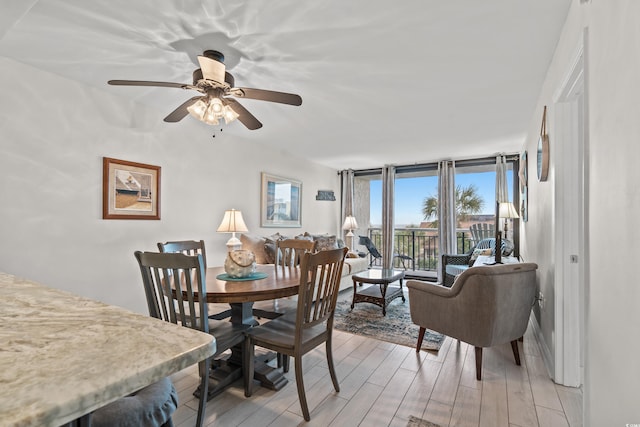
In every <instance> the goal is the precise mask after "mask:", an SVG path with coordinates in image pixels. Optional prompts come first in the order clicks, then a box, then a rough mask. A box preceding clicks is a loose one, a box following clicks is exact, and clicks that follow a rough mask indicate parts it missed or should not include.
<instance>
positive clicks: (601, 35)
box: [522, 0, 640, 426]
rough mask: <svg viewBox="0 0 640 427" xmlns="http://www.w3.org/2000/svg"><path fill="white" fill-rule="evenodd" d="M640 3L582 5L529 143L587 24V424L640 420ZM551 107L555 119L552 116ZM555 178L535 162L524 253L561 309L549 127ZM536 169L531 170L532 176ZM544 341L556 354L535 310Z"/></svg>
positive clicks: (573, 15) (548, 319)
mask: <svg viewBox="0 0 640 427" xmlns="http://www.w3.org/2000/svg"><path fill="white" fill-rule="evenodd" d="M639 16H640V2H638V1H637V0H612V1H596V0H592V1H590V2H588V3H586V4H580V3H579V2H578V1H574V2H573V4H572V7H571V11H570V13H569V17H568V20H567V24H566V25H565V28H564V31H563V35H562V37H561V39H560V41H559V44H558V48H557V52H556V55H555V57H554V59H553V61H552V63H551V66H550V68H549V72H548V75H547V79H546V81H545V85H544V88H543V91H542V93H541V95H540V101H539V104H538V106H537V108H536V111H535V113H534V115H533V117H532V120H531V125H530V129H529V132H528V137H527V142H526V147H525V148H526V149H527V150H528V152H529V153H535V147H536V142H537V138H538V134H539V131H540V120H541V117H542V107H543V106H544V105H548V106H552V105H553V101H552V99H553V92H554V91H555V90H556V88H557V87H559V85H560V84H561V79H562V78H563V77H564V75H565V74H566V72H567V71H568V68H569V61H570V59H571V56H572V54H573V52H574V51H575V48H576V47H577V46H578V42H579V39H580V38H581V37H582V33H583V29H584V28H587V29H588V46H587V52H586V59H587V66H586V68H587V82H586V85H587V96H588V123H589V128H588V133H589V147H588V151H589V163H588V165H587V166H588V169H589V180H588V186H589V196H588V197H589V207H588V212H587V215H588V217H589V230H588V231H589V240H590V253H591V259H590V264H589V276H590V281H589V283H590V287H589V289H587V292H586V294H587V295H586V299H587V305H586V311H585V313H586V314H585V315H586V341H587V342H586V356H585V381H584V386H583V390H584V415H585V416H584V424H585V425H586V426H617V425H620V426H623V425H626V424H627V423H629V424H631V423H640V405H638V384H640V363H638V354H640V339H638V338H640V336H639V334H638V332H637V331H638V325H639V324H640V322H639V320H638V307H640V286H638V280H637V274H636V273H635V268H634V266H635V262H637V261H636V258H637V257H636V253H637V245H638V237H640V236H639V231H638V230H639V228H638V212H640V190H639V186H638V182H640V167H639V163H638V160H639V159H640V143H639V141H640V107H639V103H640V101H639V100H640V85H639V84H638V83H637V82H638V76H640V49H639V47H640V25H638V19H637V18H638V17H639ZM553 116H554V114H553V111H550V112H549V117H548V120H549V118H553ZM550 125H551V126H550V140H551V166H550V174H549V177H550V178H549V181H548V182H546V183H538V182H537V181H536V180H535V157H533V160H534V161H533V162H530V164H529V172H530V173H529V176H530V177H531V176H533V177H534V178H533V179H531V180H530V181H529V185H530V188H529V191H530V192H529V196H530V199H529V209H530V210H529V213H530V215H529V222H528V223H527V224H525V225H523V226H522V235H523V240H524V248H523V249H524V252H523V254H524V256H525V257H526V258H527V259H529V260H532V261H535V262H538V263H539V264H540V271H539V281H540V287H541V289H542V290H543V292H544V293H545V297H547V298H549V299H550V300H548V301H547V305H548V306H551V307H552V306H553V305H552V304H553V303H554V301H553V296H554V289H555V287H556V285H555V284H554V283H553V269H554V266H553V248H554V245H553V242H554V237H555V231H554V224H553V218H554V215H553V209H554V206H553V200H554V190H553V188H554V170H555V169H557V168H559V167H563V165H562V164H557V163H556V162H555V161H554V139H553V129H554V125H553V123H550ZM531 172H533V173H531ZM536 318H537V319H538V321H539V322H540V325H541V328H542V332H543V336H544V345H546V346H548V347H549V348H550V349H551V351H552V352H553V351H554V349H553V337H554V333H555V331H554V327H555V321H554V319H553V312H552V310H544V311H543V312H542V313H540V312H539V311H537V312H536Z"/></svg>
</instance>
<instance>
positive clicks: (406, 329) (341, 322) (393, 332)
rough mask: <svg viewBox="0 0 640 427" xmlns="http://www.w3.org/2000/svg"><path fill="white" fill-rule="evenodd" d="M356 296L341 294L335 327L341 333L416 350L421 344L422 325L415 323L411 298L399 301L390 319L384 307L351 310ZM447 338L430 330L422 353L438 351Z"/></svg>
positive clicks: (389, 308) (361, 305)
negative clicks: (420, 326)
mask: <svg viewBox="0 0 640 427" xmlns="http://www.w3.org/2000/svg"><path fill="white" fill-rule="evenodd" d="M352 295H353V294H352V292H344V293H341V294H340V297H339V299H338V304H337V307H336V314H335V320H334V327H335V328H336V329H338V330H340V331H345V332H350V333H352V334H356V335H364V336H367V337H371V338H376V339H379V340H382V341H387V342H391V343H394V344H400V345H404V346H407V347H413V348H415V346H416V344H417V342H418V330H419V329H420V328H419V327H418V325H416V324H414V323H413V322H412V321H411V314H410V313H409V298H408V297H407V295H406V292H405V298H406V301H405V302H402V299H400V298H397V299H395V300H393V301H392V302H391V304H389V305H388V306H387V315H386V316H384V317H383V316H382V307H379V306H377V305H374V304H369V303H366V302H360V303H357V304H356V305H355V307H354V308H353V310H351V300H352V298H353V297H352ZM443 341H444V335H442V334H439V333H437V332H433V331H430V330H428V329H427V332H426V333H425V334H424V340H423V341H422V350H429V351H438V350H439V349H440V346H441V345H442V342H443Z"/></svg>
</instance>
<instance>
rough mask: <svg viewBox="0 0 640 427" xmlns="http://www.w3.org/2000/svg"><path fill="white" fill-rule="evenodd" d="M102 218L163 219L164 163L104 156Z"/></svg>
mask: <svg viewBox="0 0 640 427" xmlns="http://www.w3.org/2000/svg"><path fill="white" fill-rule="evenodd" d="M102 218H103V219H156V220H159V219H160V166H153V165H146V164H144V163H136V162H129V161H126V160H118V159H112V158H110V157H103V160H102Z"/></svg>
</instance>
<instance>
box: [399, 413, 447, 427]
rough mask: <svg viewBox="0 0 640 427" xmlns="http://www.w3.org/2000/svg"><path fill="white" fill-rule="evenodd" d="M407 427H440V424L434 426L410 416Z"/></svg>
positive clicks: (429, 422)
mask: <svg viewBox="0 0 640 427" xmlns="http://www.w3.org/2000/svg"><path fill="white" fill-rule="evenodd" d="M407 427H440V424H435V423H432V422H431V421H427V420H423V419H422V418H418V417H414V416H413V415H411V416H409V422H408V423H407Z"/></svg>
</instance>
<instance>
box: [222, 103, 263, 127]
mask: <svg viewBox="0 0 640 427" xmlns="http://www.w3.org/2000/svg"><path fill="white" fill-rule="evenodd" d="M223 102H224V103H226V104H228V105H229V106H230V107H231V108H232V109H233V111H235V112H236V113H237V114H238V120H239V121H240V122H241V123H242V124H243V125H245V126H246V127H247V129H249V130H256V129H260V128H261V127H262V123H260V121H259V120H258V119H256V118H255V116H254V115H253V114H251V113H250V112H249V111H247V109H246V108H244V107H243V106H242V104H240V103H239V102H238V101H236V100H235V99H231V98H223Z"/></svg>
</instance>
